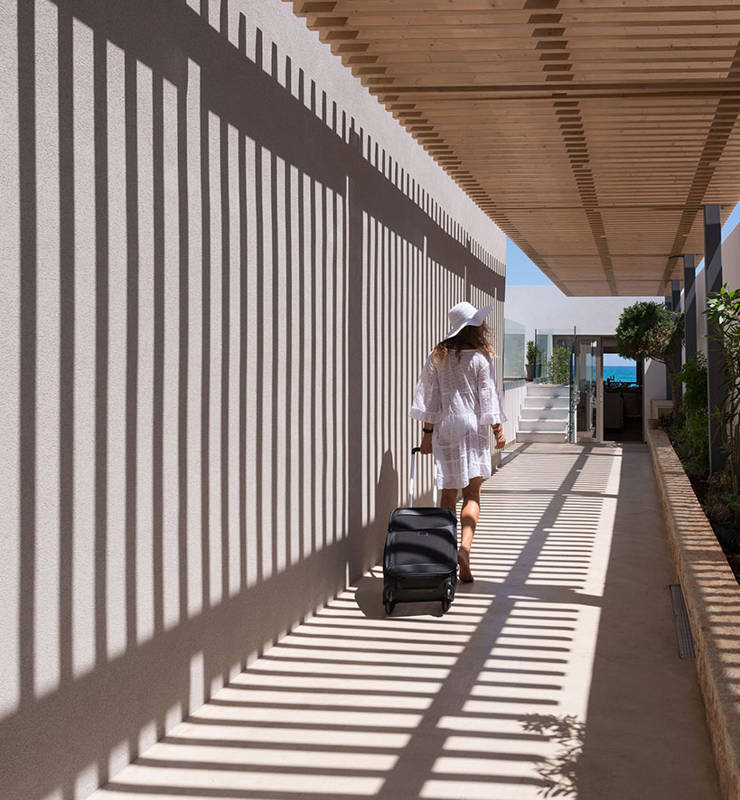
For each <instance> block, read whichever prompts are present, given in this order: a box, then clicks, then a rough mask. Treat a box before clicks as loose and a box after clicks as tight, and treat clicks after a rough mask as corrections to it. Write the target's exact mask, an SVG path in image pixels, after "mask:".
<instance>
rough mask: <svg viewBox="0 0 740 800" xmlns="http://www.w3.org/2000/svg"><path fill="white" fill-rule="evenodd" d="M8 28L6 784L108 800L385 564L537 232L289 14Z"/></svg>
mask: <svg viewBox="0 0 740 800" xmlns="http://www.w3.org/2000/svg"><path fill="white" fill-rule="evenodd" d="M201 5H204V7H205V13H206V15H207V17H208V18H207V19H206V18H204V17H201V16H200V9H201ZM222 9H223V10H224V11H225V12H227V13H224V14H223V19H222V18H221V16H222V15H221V12H222ZM0 28H1V29H2V34H3V47H2V48H0V186H2V192H0V203H1V204H2V205H1V207H0V211H1V224H0V258H1V259H2V261H1V262H0V263H1V267H2V279H1V280H0V320H2V335H1V336H0V374H1V375H2V381H0V509H2V517H1V518H0V642H1V643H2V644H1V646H0V675H2V680H0V754H1V755H0V796H1V797H2V798H3V800H62V799H63V800H76V798H83V797H85V796H86V795H88V794H89V793H90V792H91V791H92V790H93V789H94V788H95V787H96V786H97V785H98V784H99V783H101V782H103V781H105V780H106V779H107V778H108V777H109V776H111V775H113V774H115V773H116V772H117V771H118V769H120V768H121V767H122V766H124V765H125V764H126V763H127V762H128V761H129V760H130V759H132V758H134V757H135V756H136V755H137V753H138V752H140V751H141V749H143V748H145V747H147V746H148V745H149V744H151V743H152V742H153V741H154V740H155V739H156V738H158V737H160V736H162V735H163V734H164V733H165V732H166V731H167V730H168V729H169V728H171V727H172V726H173V725H174V724H176V723H177V722H178V721H179V720H181V719H182V718H183V717H184V716H186V715H187V714H188V713H189V712H190V711H191V710H193V709H194V708H196V707H197V706H198V705H199V704H200V703H202V702H203V700H204V699H206V698H207V697H208V696H209V695H210V694H211V693H212V692H213V691H215V690H217V689H218V688H219V687H220V686H221V685H222V684H223V683H224V681H228V680H229V679H230V677H232V676H233V675H234V674H235V673H237V672H238V671H239V670H240V669H241V668H242V667H243V665H244V664H245V663H246V662H247V661H249V660H250V659H251V658H253V657H254V655H255V654H256V653H258V652H259V651H260V650H261V649H262V648H263V647H264V646H265V645H266V644H268V643H271V642H273V641H275V639H276V638H278V637H279V636H280V635H281V634H282V633H284V632H285V631H286V630H288V629H289V628H290V627H291V626H293V625H294V624H295V623H296V622H297V621H298V620H301V619H303V618H304V617H305V616H307V615H309V614H310V613H311V612H312V610H313V609H315V608H316V607H317V606H320V605H321V604H323V603H324V602H325V601H326V599H327V598H329V597H330V596H332V595H333V594H334V593H335V592H337V591H338V590H340V589H341V588H343V587H344V585H345V583H346V581H347V579H350V580H351V579H354V578H356V577H357V576H358V575H359V574H361V572H362V571H363V570H364V569H365V568H366V567H367V566H368V565H369V564H371V563H374V562H375V560H376V559H377V557H378V555H379V553H380V550H381V548H382V543H383V538H384V533H385V529H386V523H387V517H388V513H389V511H390V510H391V509H392V508H393V507H394V506H395V505H396V504H397V503H398V502H399V500H400V498H401V496H402V495H403V494H404V493H405V486H406V482H407V477H408V462H409V450H410V447H411V445H412V444H413V443H415V442H416V440H417V434H418V426H417V425H416V424H411V423H410V421H409V420H408V419H407V416H406V413H407V408H408V404H409V400H410V394H411V389H412V386H413V383H414V381H415V379H416V375H417V373H418V370H419V369H420V366H421V363H422V360H423V358H424V356H425V354H426V353H427V352H428V351H429V349H430V348H431V347H432V345H433V344H434V343H435V342H436V341H437V340H438V339H439V338H440V336H441V335H442V332H443V331H444V330H445V322H446V309H447V308H448V307H449V306H450V305H452V304H453V303H455V302H458V301H459V300H461V299H464V298H470V299H473V301H474V302H476V301H477V302H481V301H482V300H484V299H488V300H489V301H492V302H494V304H495V305H496V308H495V312H494V314H493V316H492V322H493V324H494V328H495V327H496V326H498V325H502V324H503V322H502V320H503V316H502V309H501V305H502V302H501V296H502V290H503V280H504V279H503V271H504V266H503V261H504V257H505V249H504V248H505V240H504V236H503V234H502V233H501V231H500V230H499V229H498V228H496V226H495V225H493V224H492V223H491V222H490V221H489V220H488V219H487V218H486V217H485V216H484V215H483V214H482V213H481V212H480V210H479V209H478V208H477V207H476V206H475V205H474V204H473V203H472V202H471V201H470V200H469V199H468V198H467V197H466V196H465V195H464V194H463V193H462V192H461V191H460V189H459V188H458V187H457V186H456V185H455V184H454V183H453V182H452V181H451V180H450V179H449V178H448V177H447V176H446V175H445V174H444V173H443V172H442V171H441V170H440V169H439V168H438V167H437V166H436V165H435V164H434V163H433V162H432V160H431V159H430V158H429V157H428V156H427V155H426V153H425V152H424V151H423V150H422V149H421V148H419V147H418V146H417V145H416V144H415V143H414V141H413V140H412V139H411V138H410V137H409V136H408V135H407V134H406V133H405V132H404V131H403V130H402V129H401V128H400V127H399V126H398V124H397V123H396V122H395V121H394V120H393V119H392V118H391V117H390V116H389V115H388V114H387V113H386V111H385V110H384V109H383V108H382V107H381V106H380V105H379V104H378V103H377V102H376V101H375V100H374V99H373V98H372V97H370V96H369V95H368V94H367V92H366V91H365V90H364V89H363V88H362V86H361V85H360V84H359V82H358V81H357V80H355V79H354V78H353V77H352V75H351V74H350V72H349V71H347V70H346V69H345V68H344V67H343V66H342V65H341V63H340V61H339V60H338V59H335V58H334V57H333V56H332V55H331V54H330V51H329V49H328V48H327V47H325V46H323V45H322V44H320V42H319V40H318V37H317V36H316V35H315V34H314V33H311V32H309V31H308V30H307V29H306V27H305V25H304V22H303V21H302V20H299V19H297V18H296V17H294V16H293V14H292V13H291V8H290V6H289V5H288V4H287V3H283V2H281V1H280V0H230V2H228V3H226V2H223V3H222V2H216V1H215V0H211V2H209V3H205V4H201V2H200V1H199V0H198V1H197V2H196V0H189V2H188V3H185V2H184V0H183V2H180V3H178V2H170V0H149V1H148V2H133V3H122V2H118V3H116V2H97V3H95V2H83V3H66V2H64V3H62V2H59V3H57V2H54V1H53V0H28V1H27V2H21V3H19V2H17V0H0ZM217 29H218V30H217ZM288 76H289V79H288ZM312 81H313V82H315V83H312ZM288 84H290V91H288ZM353 119H354V130H355V132H356V134H357V136H351V135H350V130H351V129H352V127H353V125H352V122H353ZM430 481H431V464H430V463H428V461H427V463H425V464H424V465H423V467H422V469H421V470H420V484H421V489H422V491H424V490H428V489H429V487H430V485H431V484H430Z"/></svg>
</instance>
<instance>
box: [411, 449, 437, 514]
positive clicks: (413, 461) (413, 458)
mask: <svg viewBox="0 0 740 800" xmlns="http://www.w3.org/2000/svg"><path fill="white" fill-rule="evenodd" d="M417 453H421V447H412V448H411V477H410V478H409V508H413V507H414V475H415V474H416V454H417ZM432 498H433V500H432V502H433V503H434V505H435V506H436V505H437V483H436V481H435V483H434V488H433V490H432Z"/></svg>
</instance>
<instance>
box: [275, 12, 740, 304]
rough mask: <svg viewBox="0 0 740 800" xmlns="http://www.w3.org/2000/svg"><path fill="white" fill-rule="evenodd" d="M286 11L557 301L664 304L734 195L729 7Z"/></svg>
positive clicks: (736, 105) (735, 108) (735, 87)
mask: <svg viewBox="0 0 740 800" xmlns="http://www.w3.org/2000/svg"><path fill="white" fill-rule="evenodd" d="M288 1H291V0H288ZM292 2H293V8H294V10H295V12H296V13H297V14H299V15H301V16H304V17H305V18H306V23H307V24H308V25H309V27H311V28H313V29H314V30H316V31H318V33H319V35H320V37H321V38H322V40H324V41H325V42H326V43H327V44H328V45H329V46H330V47H331V49H332V51H333V52H334V53H335V54H336V55H337V56H339V57H340V58H341V59H342V61H343V63H344V64H345V65H346V66H347V67H348V68H349V69H351V70H352V71H353V73H354V74H355V75H356V76H357V77H358V78H359V79H360V80H361V81H362V83H363V84H364V85H365V86H366V87H367V88H368V90H369V91H370V92H371V93H372V94H374V95H375V96H376V97H377V98H378V99H379V100H380V102H382V103H384V104H385V105H386V107H387V109H388V110H389V112H390V113H392V114H393V115H394V116H395V117H396V119H397V120H398V121H399V123H400V124H401V125H404V126H405V127H406V129H407V130H408V131H409V133H410V134H411V135H412V136H414V137H415V138H416V139H417V140H418V142H419V143H420V144H421V145H422V146H423V147H424V148H425V149H426V150H427V152H429V153H430V155H431V156H432V157H433V158H435V159H436V160H437V162H438V163H439V164H440V165H441V166H442V167H443V169H445V170H447V172H448V173H449V174H450V175H451V176H452V177H453V178H454V179H455V180H456V181H457V182H458V183H459V184H460V186H461V187H462V188H463V189H464V190H465V191H466V192H468V194H469V195H470V196H471V197H472V198H473V199H474V200H475V202H477V203H478V204H479V205H480V207H481V208H482V209H483V210H484V211H485V213H487V214H488V215H489V216H490V217H491V218H492V219H493V220H494V221H496V222H497V223H498V224H499V225H500V227H501V228H502V229H503V230H504V231H505V232H506V233H507V234H508V235H509V236H511V238H512V239H514V241H516V242H517V244H518V245H519V246H520V247H521V248H522V249H523V250H524V252H525V253H527V254H528V255H529V256H530V257H531V258H533V259H534V260H535V262H536V263H537V264H538V265H539V266H540V267H541V268H542V269H543V270H544V271H545V273H546V274H548V275H549V276H550V277H551V278H552V279H553V280H554V281H555V282H556V284H557V285H559V286H560V287H561V288H562V289H563V290H564V291H566V292H569V293H572V294H606V293H612V294H618V293H622V294H643V293H644V294H663V293H664V290H665V284H666V281H669V280H670V279H671V278H673V277H680V273H681V262H680V259H676V258H670V256H671V255H675V253H677V252H696V253H697V254H699V255H701V251H702V247H703V242H702V238H703V236H702V225H701V217H702V215H701V210H702V205H703V204H704V203H709V202H711V203H719V204H721V205H722V206H723V214H724V216H725V217H726V216H727V214H728V213H729V212H730V210H731V209H732V207H733V206H734V205H735V202H736V201H737V199H738V197H740V131H739V129H738V125H737V120H738V114H739V113H740V6H738V4H737V3H734V2H712V0H651V2H650V3H645V2H638V0H586V2H584V1H583V0H455V2H454V3H451V2H449V0H326V2H324V1H323V0H314V1H311V0H292ZM636 288H639V289H640V291H639V292H638V291H635V289H636Z"/></svg>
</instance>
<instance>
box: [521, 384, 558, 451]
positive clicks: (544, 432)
mask: <svg viewBox="0 0 740 800" xmlns="http://www.w3.org/2000/svg"><path fill="white" fill-rule="evenodd" d="M569 403H570V387H568V386H567V385H565V384H564V385H560V384H548V383H528V384H527V396H526V397H525V398H524V404H523V405H522V407H521V408H520V409H519V423H518V425H517V432H516V440H517V441H518V442H565V441H567V439H568V404H569Z"/></svg>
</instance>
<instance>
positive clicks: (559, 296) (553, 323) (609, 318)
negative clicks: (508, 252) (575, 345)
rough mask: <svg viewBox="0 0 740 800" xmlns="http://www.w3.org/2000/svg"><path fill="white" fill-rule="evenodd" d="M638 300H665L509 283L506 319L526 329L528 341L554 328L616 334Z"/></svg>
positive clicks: (560, 330)
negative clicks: (622, 318) (575, 294)
mask: <svg viewBox="0 0 740 800" xmlns="http://www.w3.org/2000/svg"><path fill="white" fill-rule="evenodd" d="M638 300H653V301H655V302H663V298H662V297H568V296H567V295H564V294H563V293H562V292H561V291H560V289H558V288H557V286H511V285H508V284H507V286H506V304H505V308H504V314H505V316H506V319H511V320H514V321H515V322H518V323H520V324H522V325H524V327H525V329H526V338H527V341H529V340H530V339H533V338H534V332H535V329H536V330H540V331H555V332H559V333H568V332H572V331H573V326H574V325H575V326H576V328H577V333H578V334H579V335H580V334H584V335H589V334H593V335H594V336H604V335H608V334H613V333H614V332H615V331H616V329H617V325H618V324H619V316H620V314H621V313H622V311H624V309H625V308H626V307H627V306H630V305H632V304H633V303H636V302H637V301H638Z"/></svg>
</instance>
